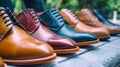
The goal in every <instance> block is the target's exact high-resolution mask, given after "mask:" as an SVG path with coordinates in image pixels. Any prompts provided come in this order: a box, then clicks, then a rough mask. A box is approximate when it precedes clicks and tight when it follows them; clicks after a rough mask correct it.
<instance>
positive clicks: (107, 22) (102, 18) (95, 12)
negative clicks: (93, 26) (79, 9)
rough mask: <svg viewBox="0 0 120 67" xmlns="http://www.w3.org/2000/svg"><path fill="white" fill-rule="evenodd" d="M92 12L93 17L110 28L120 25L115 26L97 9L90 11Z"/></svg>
mask: <svg viewBox="0 0 120 67" xmlns="http://www.w3.org/2000/svg"><path fill="white" fill-rule="evenodd" d="M92 12H93V13H94V15H95V16H96V17H97V18H98V19H99V20H100V21H101V22H103V23H104V24H107V25H110V26H120V24H115V23H112V22H110V21H109V20H108V19H107V18H106V17H105V16H104V15H103V14H102V13H101V12H100V10H99V9H92Z"/></svg>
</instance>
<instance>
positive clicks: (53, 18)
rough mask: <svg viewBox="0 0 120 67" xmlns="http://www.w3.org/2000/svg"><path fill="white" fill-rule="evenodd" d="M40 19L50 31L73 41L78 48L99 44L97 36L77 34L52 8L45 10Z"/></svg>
mask: <svg viewBox="0 0 120 67" xmlns="http://www.w3.org/2000/svg"><path fill="white" fill-rule="evenodd" d="M40 18H41V19H42V20H43V22H44V24H46V25H47V26H48V28H49V29H50V30H52V31H53V32H55V33H56V34H58V35H61V36H65V37H68V38H71V39H73V40H75V41H76V42H77V45H78V46H83V45H89V44H93V43H97V42H99V40H98V38H97V36H96V35H94V34H92V33H88V32H77V31H75V30H74V29H72V28H71V27H70V26H69V25H68V24H67V23H66V21H65V20H64V19H63V17H62V16H61V15H60V14H59V13H58V11H56V10H55V9H54V8H51V9H48V10H46V11H45V12H44V13H43V14H41V15H40Z"/></svg>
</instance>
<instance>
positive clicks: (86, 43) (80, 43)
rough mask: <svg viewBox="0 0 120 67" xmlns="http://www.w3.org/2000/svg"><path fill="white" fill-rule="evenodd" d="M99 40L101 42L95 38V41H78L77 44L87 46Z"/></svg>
mask: <svg viewBox="0 0 120 67" xmlns="http://www.w3.org/2000/svg"><path fill="white" fill-rule="evenodd" d="M98 42H99V39H97V40H94V41H86V42H78V43H77V46H86V45H90V44H95V43H98Z"/></svg>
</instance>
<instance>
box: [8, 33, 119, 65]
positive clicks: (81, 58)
mask: <svg viewBox="0 0 120 67" xmlns="http://www.w3.org/2000/svg"><path fill="white" fill-rule="evenodd" d="M119 64H120V35H118V36H112V37H111V38H110V39H109V40H107V41H101V42H100V43H97V44H92V45H90V46H84V47H80V50H79V51H78V52H76V53H73V54H64V55H58V56H57V58H56V59H55V60H54V61H52V62H50V63H47V64H40V65H31V66H29V65H28V66H10V65H8V67H119V66H120V65H119Z"/></svg>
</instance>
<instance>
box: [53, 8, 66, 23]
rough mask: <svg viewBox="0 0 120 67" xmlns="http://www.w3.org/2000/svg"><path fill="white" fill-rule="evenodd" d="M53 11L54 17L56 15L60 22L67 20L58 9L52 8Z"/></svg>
mask: <svg viewBox="0 0 120 67" xmlns="http://www.w3.org/2000/svg"><path fill="white" fill-rule="evenodd" d="M51 13H52V14H53V15H54V17H56V19H57V20H58V21H59V22H64V21H65V20H64V19H63V17H62V16H61V15H60V14H59V13H58V11H56V10H51Z"/></svg>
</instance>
